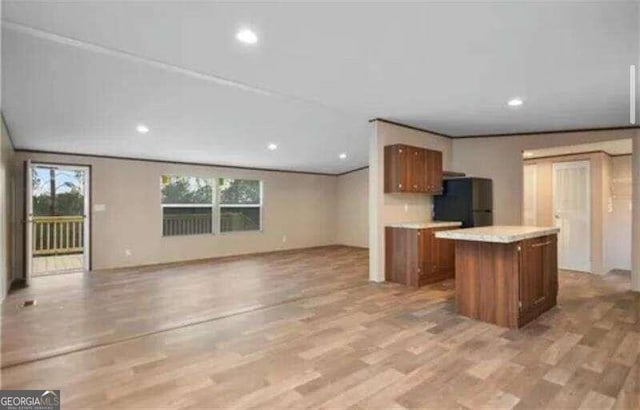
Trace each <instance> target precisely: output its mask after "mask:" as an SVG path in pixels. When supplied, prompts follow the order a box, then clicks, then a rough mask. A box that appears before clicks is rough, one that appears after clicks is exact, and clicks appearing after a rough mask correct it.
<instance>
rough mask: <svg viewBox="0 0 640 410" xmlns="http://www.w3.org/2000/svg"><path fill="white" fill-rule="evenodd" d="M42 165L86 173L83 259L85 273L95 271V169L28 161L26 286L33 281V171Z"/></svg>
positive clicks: (60, 163)
mask: <svg viewBox="0 0 640 410" xmlns="http://www.w3.org/2000/svg"><path fill="white" fill-rule="evenodd" d="M38 165H41V166H43V167H49V168H51V167H56V168H59V169H75V170H78V169H81V170H83V171H85V172H86V180H85V189H84V191H85V200H84V216H85V224H84V225H85V226H84V233H83V235H84V241H85V245H86V246H85V251H84V257H83V265H84V266H83V269H84V271H85V272H91V270H92V269H93V241H92V239H93V212H92V208H93V195H92V193H93V167H92V166H91V164H82V163H78V164H76V163H69V162H52V161H33V160H31V159H28V160H26V161H25V162H24V197H23V208H24V209H23V213H24V223H23V229H24V238H23V246H24V252H23V257H24V260H23V271H24V272H23V277H24V280H25V283H26V285H27V286H28V285H29V281H30V280H31V264H32V257H33V255H32V252H31V246H32V244H31V243H30V242H28V240H29V239H28V238H29V237H30V236H31V230H30V229H31V218H32V217H33V215H31V214H30V210H32V206H33V204H32V201H33V197H32V191H31V180H30V177H31V169H32V167H34V166H38Z"/></svg>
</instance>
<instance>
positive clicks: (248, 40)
mask: <svg viewBox="0 0 640 410" xmlns="http://www.w3.org/2000/svg"><path fill="white" fill-rule="evenodd" d="M236 39H238V41H240V42H242V43H245V44H255V43H257V42H258V36H257V34H256V33H254V32H253V31H252V30H249V29H248V28H243V29H242V30H240V31H238V32H237V33H236Z"/></svg>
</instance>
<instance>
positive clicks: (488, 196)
mask: <svg viewBox="0 0 640 410" xmlns="http://www.w3.org/2000/svg"><path fill="white" fill-rule="evenodd" d="M433 198H434V200H433V216H434V219H435V220H436V221H461V222H462V227H463V228H471V227H474V226H489V225H493V181H491V180H490V179H487V178H452V179H445V180H444V181H443V190H442V195H440V196H434V197H433Z"/></svg>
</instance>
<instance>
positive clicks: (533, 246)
mask: <svg viewBox="0 0 640 410" xmlns="http://www.w3.org/2000/svg"><path fill="white" fill-rule="evenodd" d="M547 245H551V241H546V242H541V243H534V244H533V245H531V247H532V248H540V247H541V246H547Z"/></svg>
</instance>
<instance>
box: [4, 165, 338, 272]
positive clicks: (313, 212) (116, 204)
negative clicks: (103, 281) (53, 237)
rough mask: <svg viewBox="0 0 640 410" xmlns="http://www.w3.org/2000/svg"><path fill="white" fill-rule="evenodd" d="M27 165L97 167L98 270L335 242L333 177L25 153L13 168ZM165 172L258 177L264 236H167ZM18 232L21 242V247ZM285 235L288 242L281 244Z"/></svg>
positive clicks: (95, 260) (94, 192) (95, 248)
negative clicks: (164, 224) (163, 214)
mask: <svg viewBox="0 0 640 410" xmlns="http://www.w3.org/2000/svg"><path fill="white" fill-rule="evenodd" d="M27 159H31V160H32V161H34V162H37V161H43V162H54V163H67V164H85V165H91V166H92V173H93V175H92V185H93V186H92V201H93V204H94V206H95V205H96V204H104V205H105V206H106V209H105V210H104V211H102V212H93V215H92V223H93V227H92V228H93V229H92V244H93V268H94V269H103V268H116V267H124V266H135V265H146V264H156V263H165V262H175V261H184V260H191V259H200V258H209V257H217V256H225V255H236V254H244V253H254V252H267V251H274V250H279V249H292V248H304V247H312V246H321V245H330V244H334V243H335V242H336V228H335V227H336V220H335V207H336V177H335V176H321V175H308V174H297V173H282V172H266V171H265V172H261V171H250V170H240V169H231V168H215V167H208V166H190V165H178V164H170V163H160V162H145V161H133V160H114V159H105V158H96V157H79V156H66V155H49V154H33V153H25V152H17V153H16V161H15V167H16V168H15V169H16V170H20V169H21V167H22V166H23V163H24V161H25V160H27ZM163 174H172V175H194V176H202V177H238V178H253V179H261V180H262V181H263V182H264V208H263V231H262V232H245V233H228V234H222V235H196V236H178V237H162V234H161V232H162V227H161V209H160V177H161V175H163ZM17 175H18V176H19V178H20V181H18V183H17V186H18V187H22V172H18V173H17ZM23 197H24V195H22V194H20V195H18V202H19V204H18V206H19V207H18V209H22V201H23ZM21 231H22V229H20V232H19V235H18V236H19V238H18V240H19V241H20V242H19V243H22V232H21ZM285 235H286V237H287V240H286V243H284V242H283V236H285ZM126 249H129V250H130V251H131V256H127V255H126V254H125V250H126ZM20 252H21V250H20ZM21 259H22V258H20V264H21V263H22V261H21ZM20 271H21V270H20Z"/></svg>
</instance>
